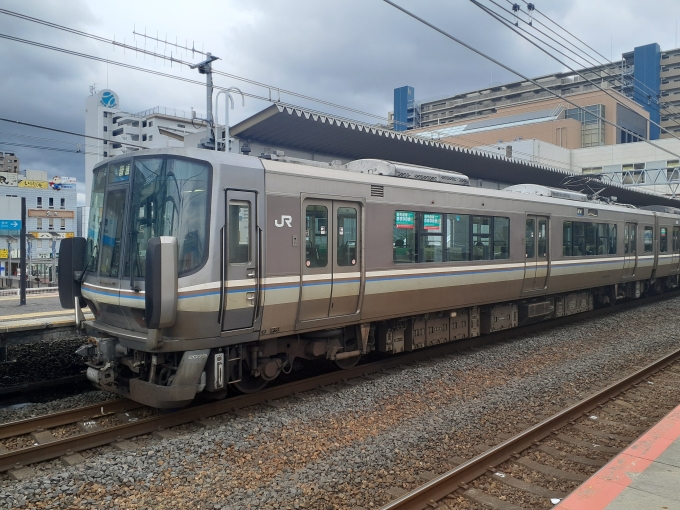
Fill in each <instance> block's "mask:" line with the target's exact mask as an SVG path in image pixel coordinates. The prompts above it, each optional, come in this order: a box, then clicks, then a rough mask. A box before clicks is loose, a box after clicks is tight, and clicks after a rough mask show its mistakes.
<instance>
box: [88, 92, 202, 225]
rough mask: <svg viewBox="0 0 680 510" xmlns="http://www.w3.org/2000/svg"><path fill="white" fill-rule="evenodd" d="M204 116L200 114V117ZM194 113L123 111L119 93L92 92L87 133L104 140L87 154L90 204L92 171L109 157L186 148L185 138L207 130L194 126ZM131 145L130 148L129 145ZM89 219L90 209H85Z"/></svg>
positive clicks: (92, 145) (159, 109) (90, 141)
mask: <svg viewBox="0 0 680 510" xmlns="http://www.w3.org/2000/svg"><path fill="white" fill-rule="evenodd" d="M197 116H198V117H201V115H200V114H198V115H197ZM192 117H193V115H192V112H190V111H189V112H187V111H184V110H179V109H176V108H166V107H163V106H156V107H155V108H151V109H149V110H145V111H142V112H138V113H129V112H126V111H124V110H122V109H121V107H120V100H119V97H118V94H116V93H115V92H114V91H112V90H109V89H105V90H100V91H95V90H92V94H91V95H90V96H89V97H87V99H86V100H85V134H86V135H88V136H93V137H97V138H101V139H102V140H95V139H92V138H90V139H88V140H87V141H86V144H87V147H88V150H87V151H86V153H85V188H86V195H87V196H86V202H85V203H86V204H87V206H89V203H90V189H91V187H92V169H93V168H94V166H95V165H97V164H98V163H99V162H101V161H103V160H104V159H106V158H110V157H113V156H118V155H120V154H125V153H128V152H134V151H137V150H139V148H140V147H143V148H149V149H153V148H161V147H183V146H184V139H185V137H187V136H189V135H194V134H196V133H200V132H201V131H205V129H206V128H205V125H199V124H200V123H199V122H195V125H196V127H194V126H193V125H192ZM127 144H130V145H127ZM84 212H85V218H87V216H88V215H87V210H84Z"/></svg>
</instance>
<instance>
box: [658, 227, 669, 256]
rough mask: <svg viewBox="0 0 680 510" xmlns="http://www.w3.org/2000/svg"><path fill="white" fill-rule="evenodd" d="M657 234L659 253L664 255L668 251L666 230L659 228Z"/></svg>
mask: <svg viewBox="0 0 680 510" xmlns="http://www.w3.org/2000/svg"><path fill="white" fill-rule="evenodd" d="M660 230H661V232H660V234H659V252H661V253H666V252H667V251H668V229H667V228H666V227H661V229H660Z"/></svg>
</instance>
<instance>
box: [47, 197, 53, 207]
mask: <svg viewBox="0 0 680 510" xmlns="http://www.w3.org/2000/svg"><path fill="white" fill-rule="evenodd" d="M48 200H49V204H50V209H54V197H50V198H49V199H48Z"/></svg>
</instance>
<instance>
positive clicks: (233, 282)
mask: <svg viewBox="0 0 680 510" xmlns="http://www.w3.org/2000/svg"><path fill="white" fill-rule="evenodd" d="M225 214H226V218H225V228H224V230H223V232H222V250H223V251H222V253H223V254H224V259H223V260H224V269H223V276H224V286H225V289H224V297H225V299H224V303H223V314H222V331H230V330H235V329H245V328H252V327H253V320H254V317H255V309H256V308H257V305H258V303H257V301H258V296H259V289H258V282H259V267H258V266H259V255H258V254H259V242H258V237H257V193H255V192H251V191H240V190H239V191H236V190H227V191H226V211H225Z"/></svg>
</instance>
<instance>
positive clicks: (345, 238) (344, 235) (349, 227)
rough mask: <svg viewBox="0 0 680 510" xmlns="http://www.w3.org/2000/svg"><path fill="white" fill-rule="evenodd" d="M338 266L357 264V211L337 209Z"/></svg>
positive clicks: (343, 208) (345, 208) (349, 208)
mask: <svg viewBox="0 0 680 510" xmlns="http://www.w3.org/2000/svg"><path fill="white" fill-rule="evenodd" d="M337 229H338V244H337V246H338V248H337V249H338V266H355V265H356V264H357V260H358V259H357V210H356V209H355V208H354V207H338V222H337Z"/></svg>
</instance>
